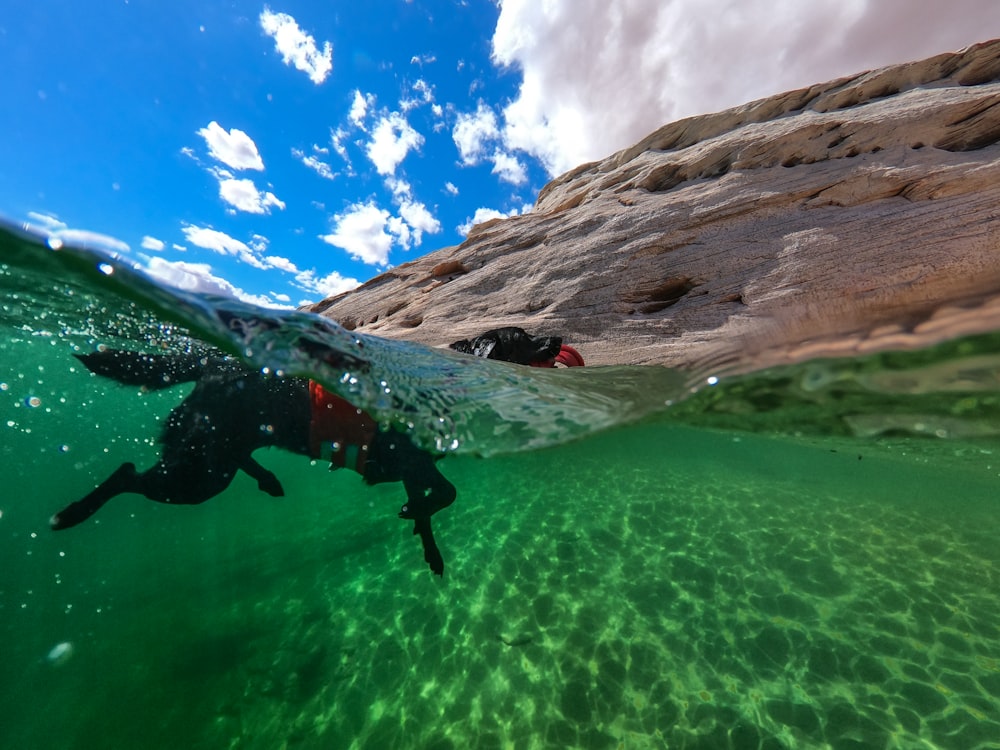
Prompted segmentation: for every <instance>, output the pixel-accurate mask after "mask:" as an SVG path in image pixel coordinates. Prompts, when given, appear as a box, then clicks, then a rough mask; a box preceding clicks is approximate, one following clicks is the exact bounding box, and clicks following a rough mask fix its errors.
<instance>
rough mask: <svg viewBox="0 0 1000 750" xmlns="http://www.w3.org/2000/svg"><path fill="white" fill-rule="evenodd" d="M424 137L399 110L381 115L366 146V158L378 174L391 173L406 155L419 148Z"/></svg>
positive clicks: (393, 172)
mask: <svg viewBox="0 0 1000 750" xmlns="http://www.w3.org/2000/svg"><path fill="white" fill-rule="evenodd" d="M423 143H424V137H423V136H422V135H420V133H418V132H417V131H416V130H414V129H413V127H412V126H411V125H410V123H409V122H407V121H406V118H405V117H403V116H402V115H401V114H400V113H399V112H392V113H391V114H388V115H385V116H383V117H381V118H380V119H379V121H378V123H377V124H376V125H375V128H374V131H373V132H372V139H371V141H369V143H368V145H367V147H366V153H367V154H368V158H369V159H371V162H372V164H374V165H375V171H377V172H378V173H379V174H380V175H392V174H395V172H396V167H398V166H399V165H400V163H401V162H402V161H403V159H405V158H406V155H407V154H408V153H409V152H410V151H411V150H413V149H418V148H420V147H421V146H422V145H423Z"/></svg>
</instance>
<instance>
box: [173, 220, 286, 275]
mask: <svg viewBox="0 0 1000 750" xmlns="http://www.w3.org/2000/svg"><path fill="white" fill-rule="evenodd" d="M181 231H182V232H183V233H184V237H185V238H187V241H188V242H190V243H191V244H192V245H195V246H196V247H201V248H204V249H205V250H211V251H213V252H216V253H219V254H220V255H230V256H234V257H236V258H239V259H240V260H241V261H242V262H244V263H246V264H247V265H250V266H253V267H254V268H260V269H264V268H267V267H268V266H267V264H266V263H264V261H262V260H261V259H260V258H259V257H258V254H259V252H260V251H259V250H258V249H257V248H259V247H260V245H259V243H258V244H257V246H256V247H254V248H252V247H250V246H249V245H247V244H246V243H245V242H241V241H240V240H238V239H236V238H234V237H230V236H229V235H228V234H226V233H225V232H220V231H219V230H217V229H210V228H208V227H196V226H193V225H190V224H189V225H187V226H184V227H181Z"/></svg>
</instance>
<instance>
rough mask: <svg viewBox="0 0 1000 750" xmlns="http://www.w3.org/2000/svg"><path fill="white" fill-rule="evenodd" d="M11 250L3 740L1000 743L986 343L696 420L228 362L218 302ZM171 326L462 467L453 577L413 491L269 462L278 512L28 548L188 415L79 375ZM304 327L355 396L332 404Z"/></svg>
mask: <svg viewBox="0 0 1000 750" xmlns="http://www.w3.org/2000/svg"><path fill="white" fill-rule="evenodd" d="M0 251H2V252H0V264H2V267H0V271H2V275H0V279H2V290H3V295H4V296H3V298H2V300H0V307H2V313H3V317H2V319H0V322H2V324H3V336H2V337H0V354H2V356H0V384H3V385H0V430H2V431H3V440H2V442H0V450H2V453H3V459H4V461H3V465H4V468H5V473H4V482H3V494H2V495H0V513H2V515H0V537H2V539H3V544H2V546H0V629H2V636H3V637H2V643H3V669H2V671H0V747H4V748H8V747H10V748H81V749H83V748H132V747H142V748H178V747H185V748H282V747H287V748H518V749H520V748H573V747H579V748H706V749H714V748H737V749H742V748H769V749H771V748H773V749H777V748H838V749H840V748H949V749H951V748H954V749H955V750H966V749H968V750H973V749H975V748H1000V597H998V592H1000V544H998V542H997V531H998V528H997V527H998V523H997V518H998V513H997V511H998V501H997V486H998V482H1000V445H998V444H997V439H996V432H997V431H998V430H1000V423H998V422H997V419H996V416H997V415H996V410H997V408H998V403H1000V395H998V394H1000V388H997V387H996V383H995V382H994V381H995V375H994V373H996V372H997V371H998V370H1000V337H997V336H995V335H994V336H984V337H979V338H977V339H970V340H967V341H962V342H951V343H950V344H948V345H945V346H942V347H939V348H938V349H936V350H932V351H927V352H917V353H912V354H907V355H902V354H900V355H887V356H885V357H882V358H874V359H867V360H845V361H842V362H837V363H809V364H807V365H804V366H801V367H798V368H790V369H787V370H784V371H780V372H771V373H763V374H760V375H758V376H756V377H748V378H744V379H740V380H732V381H726V380H724V381H723V382H722V383H721V384H720V385H719V386H716V387H714V388H703V389H702V390H701V391H699V392H698V393H696V394H694V395H693V396H690V395H689V392H690V390H689V386H690V383H691V382H692V381H691V378H690V377H688V376H680V375H678V374H676V373H666V372H647V371H645V370H618V371H610V372H602V371H601V370H596V369H595V370H590V369H589V368H587V370H586V371H582V372H581V371H575V372H569V371H562V372H556V373H538V372H536V371H530V370H528V369H526V368H525V369H523V370H515V369H514V368H509V367H503V366H495V367H493V366H486V365H483V366H480V364H481V363H478V362H474V363H472V364H468V366H467V368H466V369H462V366H463V364H462V363H459V364H457V365H456V364H455V362H454V361H453V360H452V359H447V358H445V357H444V356H443V355H439V354H434V353H433V352H427V351H425V350H419V349H413V348H407V347H400V346H396V345H392V344H385V345H381V344H379V343H378V342H375V341H368V340H361V341H360V343H359V342H355V341H354V340H353V339H352V338H351V337H350V336H349V335H347V334H346V333H338V332H336V331H334V332H330V333H327V332H322V333H320V334H317V333H316V332H315V331H311V329H310V328H309V325H310V324H309V323H308V321H304V320H302V319H299V318H295V317H292V318H290V319H279V321H278V322H279V323H280V325H279V327H278V329H277V331H276V332H270V333H268V334H266V335H260V336H259V337H258V338H256V339H254V340H253V341H251V342H249V343H248V342H247V341H246V340H243V339H235V338H232V337H229V336H228V334H227V333H226V332H225V331H224V330H223V329H221V328H220V327H219V326H218V325H217V324H216V322H214V318H213V314H214V313H213V311H214V310H215V309H216V308H217V307H219V306H220V303H218V302H217V301H216V302H213V301H209V300H197V299H193V298H187V297H184V296H183V295H180V296H178V295H174V294H173V293H171V292H169V291H167V290H163V289H160V288H156V287H154V286H150V285H147V284H146V283H145V282H143V281H142V280H141V279H138V278H137V277H132V276H130V275H129V274H128V272H127V269H126V268H123V267H120V266H118V265H116V264H114V263H113V262H111V261H108V260H107V259H100V258H97V257H96V256H93V255H90V254H87V253H79V254H73V253H69V254H65V253H63V252H62V251H61V252H60V253H58V254H56V253H52V251H49V250H47V249H45V248H44V247H42V246H40V245H38V244H37V243H34V242H32V241H30V240H28V239H25V238H19V237H15V236H13V235H9V234H3V235H0ZM98 263H110V266H111V267H112V270H113V273H111V275H110V276H109V275H108V274H107V273H106V271H107V270H108V269H107V268H106V269H105V271H101V270H99V269H98V270H96V271H95V270H94V269H95V268H97V264H98ZM116 284H117V286H116ZM68 291H69V292H72V294H67V292H68ZM246 312H247V311H246V310H242V313H246ZM189 332H190V333H192V334H193V335H194V336H195V337H196V338H199V339H204V340H207V341H209V342H210V343H212V344H213V345H215V346H222V347H223V348H226V349H227V350H229V351H235V352H239V353H241V354H243V355H247V356H249V357H250V358H251V360H252V361H253V362H255V363H256V364H262V365H266V364H268V363H270V366H272V367H274V368H275V369H284V370H286V371H289V372H296V373H297V374H314V375H316V376H317V377H321V378H324V379H325V382H330V383H332V384H333V385H342V386H343V388H344V390H345V391H346V392H353V393H354V394H355V395H356V396H357V398H358V399H359V400H361V401H364V403H365V404H366V406H369V407H371V408H373V409H374V410H375V411H378V412H379V414H380V415H381V416H382V418H383V419H384V420H385V421H386V422H394V423H397V424H398V423H400V422H401V421H411V422H413V423H414V425H415V426H414V429H415V430H416V432H417V433H419V434H420V436H421V437H422V439H424V440H425V441H426V442H427V443H428V444H436V445H444V446H445V447H448V448H449V449H450V452H451V455H449V456H448V457H446V458H445V459H444V460H443V461H442V462H441V464H440V467H441V470H442V472H443V473H445V474H446V475H447V476H448V478H449V479H450V480H451V481H452V482H453V483H454V484H455V485H456V487H457V488H458V491H459V497H458V500H457V501H456V503H455V504H454V505H453V506H452V507H450V508H448V509H446V510H445V511H443V512H441V513H439V514H438V515H437V516H436V517H435V528H436V534H437V539H438V543H439V545H440V546H441V548H442V551H443V553H444V555H445V558H446V564H447V570H446V574H445V578H444V579H443V580H442V579H437V578H435V577H434V576H432V575H431V574H430V572H429V571H428V570H427V568H426V567H425V566H424V565H423V564H422V561H421V555H420V549H419V543H418V542H417V541H416V540H415V539H414V538H413V537H412V536H411V535H410V533H409V527H408V525H407V524H404V523H403V522H401V521H399V520H398V519H397V518H395V513H396V511H397V510H398V507H399V504H400V502H401V498H402V496H403V495H402V489H401V487H400V486H399V485H391V484H390V485H379V486H376V487H366V486H364V485H363V484H362V482H361V480H360V479H359V478H358V477H357V476H356V475H354V474H350V473H347V472H336V473H332V474H331V473H330V472H329V471H327V470H326V469H325V468H324V467H323V466H321V465H318V464H316V465H311V464H310V462H309V461H308V460H307V459H304V458H302V457H299V456H293V455H290V454H286V453H281V452H279V451H259V452H258V453H257V454H256V457H257V458H258V459H259V460H260V461H261V463H263V464H264V465H265V466H266V467H267V468H269V469H270V470H272V471H274V472H275V473H276V474H277V475H278V476H279V477H280V479H281V481H282V483H283V484H284V487H285V491H286V496H285V497H283V498H271V497H268V496H266V495H264V494H263V493H261V492H259V491H258V490H257V487H256V485H255V483H254V482H253V481H252V480H250V479H248V478H246V477H243V476H239V477H237V479H236V481H235V482H234V483H233V485H232V486H231V487H230V488H229V489H228V490H227V491H226V492H224V493H223V494H222V495H220V496H218V497H216V498H214V499H213V500H211V501H209V502H208V503H205V504H204V505H201V506H193V507H171V506H164V505H159V504H156V503H152V502H149V501H147V500H145V499H142V498H140V497H137V496H132V495H125V496H121V497H119V498H116V499H115V500H113V501H111V502H110V503H109V504H108V505H107V506H106V507H105V508H104V509H102V510H101V511H100V513H99V514H97V515H96V516H95V517H94V518H93V519H91V520H90V521H88V522H86V523H84V524H82V525H81V526H79V527H76V528H73V529H70V530H67V531H63V532H58V533H56V532H51V531H49V529H48V518H49V516H50V515H51V514H52V513H53V512H54V511H56V510H58V509H60V508H61V507H63V505H65V504H66V503H67V502H69V501H72V500H75V499H78V498H79V497H80V496H82V495H83V494H85V493H86V492H88V491H89V490H90V489H91V488H92V487H93V486H94V485H95V484H96V483H98V482H99V481H101V480H102V479H104V478H105V477H106V476H107V475H108V474H109V473H110V472H111V471H112V470H113V469H114V468H116V467H117V466H118V465H119V464H120V463H121V462H122V461H126V460H131V461H135V462H136V463H137V464H139V465H140V466H145V465H149V464H151V463H152V462H153V461H154V460H155V457H156V455H157V450H158V449H157V445H156V436H157V434H158V431H159V428H160V425H161V424H162V420H163V419H164V418H165V416H166V414H167V413H168V412H169V411H170V409H171V408H172V407H173V406H174V405H175V404H176V403H178V401H179V400H180V399H181V398H182V397H183V396H184V394H185V393H186V391H187V388H189V386H188V387H181V388H177V389H173V390H168V391H163V392H157V393H149V394H142V393H139V392H138V391H137V389H135V388H128V387H121V386H117V385H115V384H113V383H109V382H106V381H102V380H100V379H98V378H95V377H93V376H91V375H89V374H88V373H86V372H84V371H83V369H82V367H80V365H79V364H78V363H77V362H76V360H75V359H73V357H72V356H71V354H72V353H73V352H74V351H77V350H82V351H89V350H90V349H91V348H93V346H95V345H97V344H100V343H107V344H111V345H131V346H132V347H133V348H147V349H152V348H157V349H160V348H164V347H166V348H168V349H171V348H172V349H177V348H182V347H185V346H191V345H192V342H191V341H190V339H189V338H188V337H187V333H189ZM304 333H308V334H309V335H312V336H316V335H319V336H321V338H323V340H324V341H325V342H326V343H329V344H330V345H331V346H334V345H336V346H341V345H342V346H343V347H344V348H345V349H350V350H352V351H355V352H356V353H357V352H360V353H363V355H364V356H365V357H367V358H369V359H370V360H371V361H372V362H373V363H374V365H375V367H374V374H373V375H372V374H369V375H361V374H359V375H358V379H359V380H360V381H362V382H360V383H347V382H345V383H341V382H340V379H339V378H338V377H337V376H336V373H331V372H329V371H327V370H324V368H323V367H321V366H318V365H314V364H311V363H310V362H309V361H308V359H307V358H305V357H303V355H302V352H301V348H300V346H299V344H300V343H301V340H302V336H303V335H304ZM248 350H249V351H248ZM366 378H368V379H367V380H366ZM334 381H336V382H334ZM352 389H353V391H352ZM387 389H388V390H389V391H391V393H392V394H393V395H392V396H391V397H388V396H387V394H386V390H387ZM491 393H495V394H498V395H497V396H496V398H493V399H487V398H485V396H487V395H488V394H491ZM418 395H419V396H420V397H421V398H423V399H424V401H422V402H421V405H420V406H419V407H418V408H417V410H416V412H413V411H409V412H406V411H404V410H401V408H400V403H399V400H398V399H400V398H402V399H412V398H416V397H417V396H418ZM685 396H687V398H685ZM484 401H487V402H488V404H487V405H486V406H484V403H483V402H484ZM667 401H671V402H672V403H673V404H674V405H673V406H672V407H670V408H666V407H665V403H666V402H667ZM470 402H472V403H470ZM616 405H617V408H616ZM487 406H488V408H487ZM454 415H458V417H455V416H454ZM505 420H507V421H505ZM616 423H617V424H616ZM598 428H600V429H598ZM589 433H593V434H589ZM516 441H521V442H522V443H524V444H527V445H532V446H547V447H535V448H533V449H532V450H527V451H523V452H517V453H512V452H511V449H512V446H514V445H515V442H516ZM484 456H485V457H484ZM59 644H71V651H69V652H67V651H66V648H67V647H64V652H63V653H62V655H61V656H58V654H56V655H53V656H52V658H50V652H51V650H52V649H53V648H54V647H56V646H57V645H59Z"/></svg>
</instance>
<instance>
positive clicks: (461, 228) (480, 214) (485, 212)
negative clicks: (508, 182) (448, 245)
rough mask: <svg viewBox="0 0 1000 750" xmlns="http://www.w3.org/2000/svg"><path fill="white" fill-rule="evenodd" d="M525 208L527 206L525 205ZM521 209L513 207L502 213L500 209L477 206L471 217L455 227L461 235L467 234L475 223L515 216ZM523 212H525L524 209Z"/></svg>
mask: <svg viewBox="0 0 1000 750" xmlns="http://www.w3.org/2000/svg"><path fill="white" fill-rule="evenodd" d="M525 208H527V206H526V207H525ZM519 213H522V212H521V211H518V209H516V208H514V209H511V210H510V211H508V212H507V213H503V212H502V211H497V210H496V209H495V208H477V209H476V213H475V214H473V216H472V218H471V219H469V220H468V221H466V222H465V223H464V224H459V225H458V226H457V227H455V229H456V230H458V233H459V234H461V235H463V236H464V235H467V234H468V233H469V230H471V229H472V228H473V227H474V226H476V224H482V223H483V222H484V221H489V220H490V219H506V218H507V217H508V216H517V215H518V214H519ZM523 213H527V211H524V212H523Z"/></svg>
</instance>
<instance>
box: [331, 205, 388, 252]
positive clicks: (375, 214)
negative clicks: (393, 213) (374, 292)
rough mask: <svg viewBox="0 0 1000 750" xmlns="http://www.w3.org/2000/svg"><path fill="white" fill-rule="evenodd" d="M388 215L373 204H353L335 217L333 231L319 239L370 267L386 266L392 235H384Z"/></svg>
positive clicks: (385, 233)
mask: <svg viewBox="0 0 1000 750" xmlns="http://www.w3.org/2000/svg"><path fill="white" fill-rule="evenodd" d="M388 223H389V212H388V211H386V210H385V209H384V208H379V207H378V206H376V205H375V204H374V203H370V202H369V203H355V204H354V205H353V206H351V207H350V208H349V209H348V210H347V211H345V212H344V213H342V214H338V215H337V216H335V217H334V230H333V232H332V233H330V234H326V235H323V236H322V237H321V238H320V239H322V240H323V241H324V242H327V243H329V244H331V245H333V246H334V247H339V248H341V249H343V250H346V251H347V253H348V254H349V255H350V256H351V257H352V258H354V259H355V260H360V261H362V262H364V263H368V264H370V265H373V266H385V265H388V263H389V251H390V250H391V249H392V242H393V239H392V236H391V235H390V234H388V233H387V232H386V227H387V225H388Z"/></svg>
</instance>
